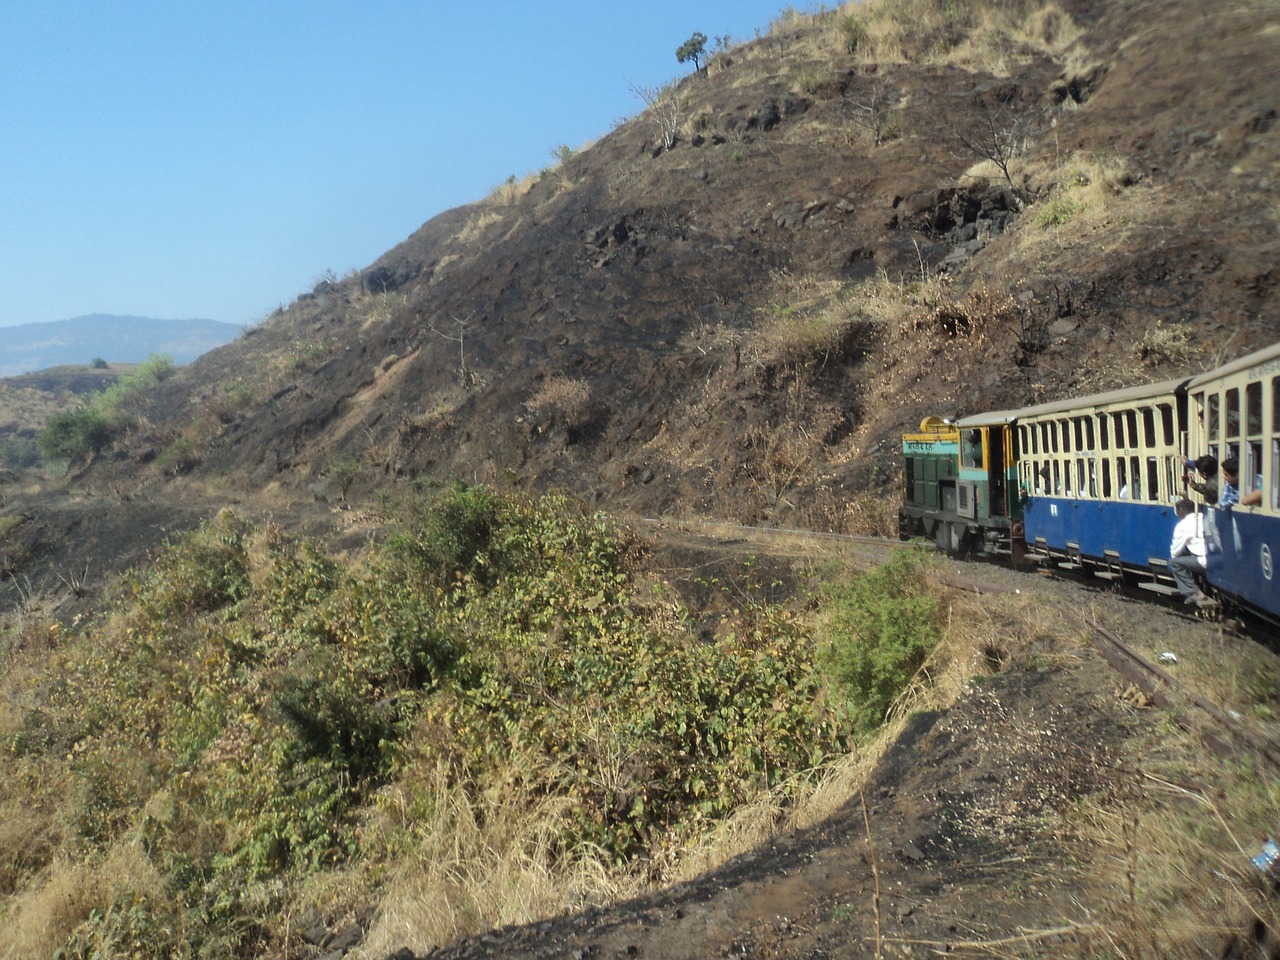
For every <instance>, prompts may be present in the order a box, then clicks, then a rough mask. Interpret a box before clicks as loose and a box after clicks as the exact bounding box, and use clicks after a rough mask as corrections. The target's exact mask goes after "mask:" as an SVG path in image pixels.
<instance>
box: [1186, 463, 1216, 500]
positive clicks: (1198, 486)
mask: <svg viewBox="0 0 1280 960" xmlns="http://www.w3.org/2000/svg"><path fill="white" fill-rule="evenodd" d="M1185 464H1186V466H1187V468H1188V469H1192V470H1195V472H1196V473H1198V474H1200V476H1201V477H1203V479H1202V480H1199V481H1196V480H1192V481H1191V489H1192V490H1194V491H1195V492H1196V493H1198V494H1200V496H1202V497H1204V502H1205V503H1207V504H1208V505H1209V506H1211V507H1212V506H1214V505H1215V504H1216V503H1217V502H1218V461H1217V459H1216V458H1214V457H1212V456H1210V455H1209V454H1207V453H1206V454H1205V455H1204V456H1202V457H1197V458H1196V459H1194V460H1187V461H1186V462H1185Z"/></svg>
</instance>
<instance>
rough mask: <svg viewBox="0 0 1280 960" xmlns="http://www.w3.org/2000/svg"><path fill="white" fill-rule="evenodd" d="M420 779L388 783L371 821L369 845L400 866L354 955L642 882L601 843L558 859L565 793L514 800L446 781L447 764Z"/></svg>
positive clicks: (416, 943)
mask: <svg viewBox="0 0 1280 960" xmlns="http://www.w3.org/2000/svg"><path fill="white" fill-rule="evenodd" d="M422 778H423V781H424V782H422V783H417V784H413V785H412V786H411V787H410V785H407V784H403V783H402V784H397V785H395V786H394V787H392V788H389V789H388V790H387V791H386V792H385V793H384V795H383V796H382V797H381V798H380V815H379V817H378V819H377V820H376V821H375V822H373V823H371V824H370V825H369V827H368V829H367V832H366V836H367V837H368V838H369V841H370V844H371V845H372V846H375V847H376V846H377V845H378V844H387V845H389V846H392V847H393V848H395V850H396V862H397V864H398V865H397V867H396V868H395V872H394V874H393V876H392V877H391V878H390V880H389V882H387V883H385V884H384V889H385V890H386V891H388V892H387V893H386V894H385V895H384V896H383V898H382V900H381V902H380V903H379V904H378V909H377V917H376V919H375V921H374V924H373V926H372V928H371V929H370V931H369V933H368V935H367V936H366V938H365V941H364V943H363V944H362V945H361V948H360V949H359V950H358V951H357V952H356V953H354V954H352V956H353V957H357V958H363V960H373V958H375V957H382V956H385V955H386V954H387V953H388V952H390V951H391V950H395V949H399V948H402V947H406V946H407V947H409V948H410V949H412V950H414V951H416V952H419V953H426V952H429V951H430V950H431V949H432V948H433V947H435V946H438V945H441V944H445V943H448V942H450V941H452V940H454V939H456V938H458V937H461V936H468V935H471V934H475V933H478V932H480V931H483V930H486V929H489V928H491V927H497V926H504V925H506V924H522V923H531V922H536V921H538V920H542V919H545V918H547V917H550V916H554V915H556V914H558V913H563V912H567V911H570V910H575V909H580V908H582V907H584V906H587V905H590V904H596V903H606V902H616V901H617V900H620V899H622V898H623V897H625V896H629V895H631V894H634V893H637V892H638V891H639V890H640V889H641V887H642V880H641V878H639V877H638V876H632V875H627V874H619V873H618V872H617V871H616V870H615V869H614V868H613V867H612V866H611V864H610V862H609V858H608V857H607V856H606V855H605V854H604V853H603V852H602V851H601V852H600V853H599V855H592V854H589V853H584V854H583V855H581V856H578V857H576V858H574V859H573V860H572V861H566V860H564V859H563V858H560V859H557V857H556V856H555V855H554V854H553V852H552V850H551V841H550V838H552V837H554V836H556V835H557V834H559V833H560V832H561V831H562V829H563V823H564V822H565V821H566V820H567V819H569V817H570V815H571V811H570V810H569V809H568V807H567V806H566V804H567V801H565V800H555V801H553V800H548V801H547V802H546V803H543V804H541V805H540V806H537V807H534V808H532V809H530V808H516V807H513V806H512V805H511V804H510V803H507V802H505V801H504V799H503V798H502V797H501V796H499V795H496V794H495V795H492V796H475V795H472V794H470V793H469V792H468V791H467V790H466V789H465V788H464V787H462V786H459V785H455V784H451V783H449V777H448V773H447V771H444V770H438V769H433V770H430V771H428V772H426V773H424V774H422ZM423 796H426V797H429V798H430V799H429V800H428V801H427V802H423V801H422V800H421V797H423ZM411 797H413V798H418V799H411Z"/></svg>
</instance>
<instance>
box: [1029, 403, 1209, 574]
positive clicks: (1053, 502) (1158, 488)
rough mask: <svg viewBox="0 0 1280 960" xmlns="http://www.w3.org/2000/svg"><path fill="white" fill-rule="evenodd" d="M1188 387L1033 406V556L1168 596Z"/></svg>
mask: <svg viewBox="0 0 1280 960" xmlns="http://www.w3.org/2000/svg"><path fill="white" fill-rule="evenodd" d="M1185 386H1186V381H1185V380H1168V381H1164V382H1162V383H1153V384H1148V385H1146V386H1142V387H1133V388H1130V389H1126V390H1114V391H1111V392H1109V393H1099V394H1094V395H1092V396H1087V397H1079V398H1076V399H1072V400H1063V401H1058V402H1056V403H1046V404H1041V405H1039V406H1034V407H1026V408H1024V409H1021V410H1017V411H1014V412H1013V413H1011V414H1010V416H1011V417H1013V418H1014V420H1015V422H1016V424H1017V433H1018V439H1019V446H1020V448H1021V457H1020V460H1019V465H1018V475H1019V483H1020V485H1021V489H1022V495H1023V497H1024V500H1025V506H1024V522H1025V535H1026V541H1027V546H1028V548H1029V550H1030V551H1031V552H1032V555H1036V554H1039V555H1040V556H1041V557H1046V558H1049V559H1053V560H1056V561H1057V562H1058V563H1059V564H1060V565H1061V566H1064V567H1068V568H1075V569H1079V568H1086V569H1089V570H1092V571H1093V572H1094V573H1095V574H1097V575H1098V576H1102V577H1107V578H1110V579H1119V578H1120V577H1121V576H1123V575H1124V574H1126V573H1127V574H1130V575H1135V576H1137V577H1138V578H1139V579H1140V580H1145V581H1146V582H1145V583H1144V584H1143V585H1144V586H1148V587H1149V588H1151V589H1155V590H1158V591H1160V592H1169V591H1171V590H1172V589H1173V588H1172V587H1171V586H1170V584H1169V583H1168V582H1167V580H1166V576H1165V575H1166V574H1167V572H1168V559H1169V544H1170V540H1171V539H1172V533H1173V528H1174V525H1175V524H1176V522H1177V518H1176V517H1175V516H1174V513H1173V504H1174V503H1175V501H1177V500H1178V499H1179V498H1180V497H1182V496H1184V495H1185V491H1186V481H1187V477H1186V473H1185V469H1184V467H1183V460H1184V459H1185V457H1184V452H1185V450H1186V437H1185V433H1184V431H1183V430H1182V426H1181V425H1182V423H1183V422H1184V415H1185V411H1186V392H1185Z"/></svg>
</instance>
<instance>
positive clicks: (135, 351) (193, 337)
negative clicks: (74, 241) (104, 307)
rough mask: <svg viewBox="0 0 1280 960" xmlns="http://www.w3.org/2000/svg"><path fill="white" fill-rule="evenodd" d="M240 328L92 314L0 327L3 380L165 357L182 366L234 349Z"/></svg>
mask: <svg viewBox="0 0 1280 960" xmlns="http://www.w3.org/2000/svg"><path fill="white" fill-rule="evenodd" d="M240 332H241V328H240V327H239V326H237V325H236V324H233V323H221V322H219V321H217V320H156V319H153V318H151V317H119V316H112V315H109V314H104V313H92V314H89V315H88V316H84V317H75V318H73V319H71V320H55V321H53V322H51V323H23V324H19V325H18V326H15V327H0V377H14V376H18V375H19V374H23V373H31V372H33V371H36V370H44V369H45V368H47V367H57V366H63V365H65V364H78V363H85V364H87V363H90V362H92V361H93V360H94V359H96V358H101V359H103V360H106V361H107V362H109V363H138V362H139V361H142V360H145V359H146V358H147V357H148V356H150V355H151V354H153V353H165V354H168V355H169V356H171V357H172V358H173V362H174V363H177V364H184V363H190V362H191V361H192V360H194V359H195V358H196V357H198V356H200V354H202V353H205V352H207V351H209V350H212V349H213V348H214V347H219V346H222V344H224V343H229V342H231V341H232V340H234V339H235V338H236V337H237V336H239V335H240Z"/></svg>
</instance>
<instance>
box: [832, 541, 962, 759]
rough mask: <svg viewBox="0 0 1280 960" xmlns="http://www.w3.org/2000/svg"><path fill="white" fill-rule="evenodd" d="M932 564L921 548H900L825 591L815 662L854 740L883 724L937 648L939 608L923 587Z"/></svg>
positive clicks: (931, 555) (927, 579) (935, 598)
mask: <svg viewBox="0 0 1280 960" xmlns="http://www.w3.org/2000/svg"><path fill="white" fill-rule="evenodd" d="M936 563H937V558H936V557H935V556H934V555H933V554H932V553H931V552H929V551H927V550H924V549H914V550H899V551H898V552H897V553H895V554H894V555H893V557H892V559H890V560H889V561H888V562H887V563H885V564H883V565H882V566H880V567H877V568H875V569H874V570H871V571H870V572H868V573H866V574H863V575H862V576H860V577H857V578H855V579H853V580H847V581H839V582H836V583H832V584H830V585H828V587H827V590H826V594H827V598H826V599H827V604H828V620H827V624H826V631H825V632H826V637H825V639H824V641H823V643H822V647H821V659H822V663H823V665H824V667H825V669H826V671H827V672H828V674H829V676H830V678H831V684H832V687H833V688H834V691H835V693H836V695H837V696H838V697H840V698H841V700H842V702H843V704H844V708H845V710H846V711H847V712H848V715H849V718H850V721H851V722H852V724H853V729H854V731H855V733H857V734H858V735H866V734H869V733H871V732H872V731H874V730H875V729H877V728H878V727H879V726H880V725H881V724H882V723H883V722H884V720H885V716H886V715H887V713H888V711H889V708H890V707H891V706H892V705H893V703H894V701H895V700H897V698H898V696H899V695H900V694H901V693H902V692H903V691H904V690H905V689H906V688H907V686H908V685H909V684H910V683H911V682H912V681H913V680H914V679H915V677H916V674H917V673H918V672H919V670H920V669H921V667H923V666H924V664H925V661H926V660H927V659H928V657H929V654H930V653H932V651H933V649H934V647H936V646H937V644H938V640H939V637H940V635H941V634H940V630H939V625H938V619H939V602H938V598H937V596H936V595H935V594H934V593H933V592H932V591H931V590H930V589H929V582H928V581H929V575H930V572H931V571H932V570H933V569H934V565H935V564H936Z"/></svg>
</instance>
